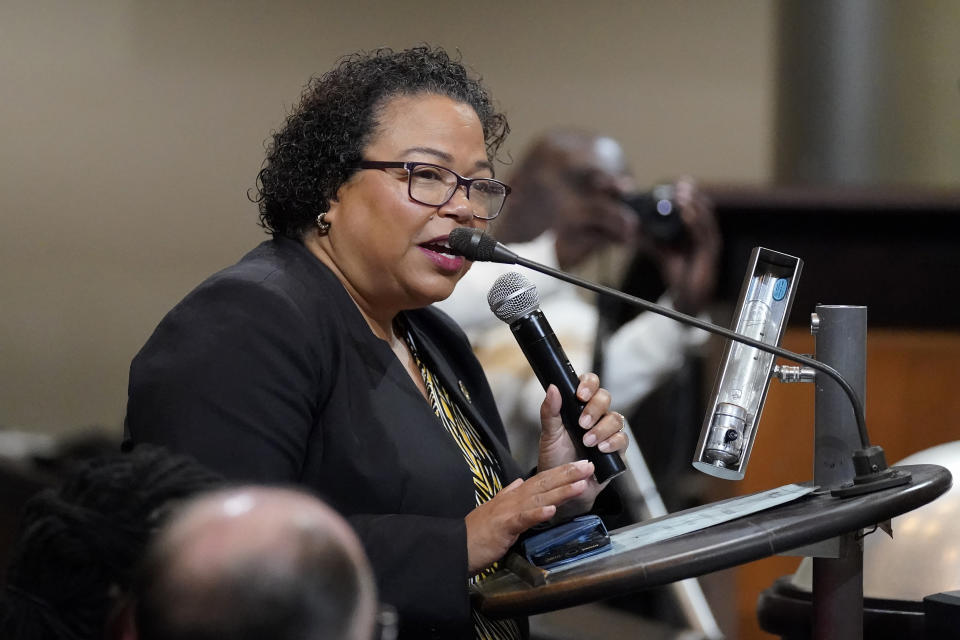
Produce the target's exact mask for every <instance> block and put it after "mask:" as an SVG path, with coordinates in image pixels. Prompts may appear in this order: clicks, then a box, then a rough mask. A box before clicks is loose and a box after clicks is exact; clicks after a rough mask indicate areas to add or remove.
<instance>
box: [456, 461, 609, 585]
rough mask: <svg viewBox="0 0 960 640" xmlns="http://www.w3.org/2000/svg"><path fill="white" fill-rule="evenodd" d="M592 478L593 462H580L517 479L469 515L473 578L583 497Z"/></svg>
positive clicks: (469, 545)
mask: <svg viewBox="0 0 960 640" xmlns="http://www.w3.org/2000/svg"><path fill="white" fill-rule="evenodd" d="M592 475H593V463H591V462H587V461H586V460H579V461H577V462H570V463H568V464H565V465H562V466H558V467H555V468H552V469H549V470H547V471H543V472H541V473H538V474H537V475H535V476H533V477H532V478H529V479H528V480H524V479H522V478H517V479H516V480H514V481H513V482H511V483H510V484H509V485H507V486H506V487H504V488H503V489H501V490H500V492H499V493H497V495H495V496H494V497H493V498H492V499H490V500H488V501H487V502H485V503H483V504H482V505H480V506H479V507H477V508H476V509H474V510H473V511H471V512H470V513H468V514H467V517H466V518H465V520H466V524H467V564H468V567H469V569H470V573H471V575H472V574H475V573H477V572H479V571H480V570H482V569H484V568H485V567H488V566H490V565H491V564H493V563H494V562H496V561H497V560H499V559H500V558H502V557H503V555H504V554H505V553H506V552H507V550H508V549H509V548H510V547H511V546H512V545H513V543H514V542H516V541H517V538H518V537H519V536H520V534H521V533H523V532H524V531H526V530H527V529H529V528H530V527H532V526H534V525H537V524H540V523H541V522H545V521H547V520H549V519H550V518H552V517H553V516H554V514H556V512H557V507H558V506H559V505H562V504H563V503H565V502H567V501H568V500H571V499H573V498H577V497H578V496H580V495H581V494H582V493H583V492H584V491H585V490H586V489H587V486H588V482H589V480H588V479H589V478H591V477H592ZM594 482H595V481H594Z"/></svg>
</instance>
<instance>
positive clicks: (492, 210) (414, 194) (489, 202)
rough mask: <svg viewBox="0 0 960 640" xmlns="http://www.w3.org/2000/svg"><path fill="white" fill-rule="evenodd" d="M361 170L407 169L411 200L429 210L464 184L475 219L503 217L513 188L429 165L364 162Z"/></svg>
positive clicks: (376, 161) (360, 164)
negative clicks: (502, 212)
mask: <svg viewBox="0 0 960 640" xmlns="http://www.w3.org/2000/svg"><path fill="white" fill-rule="evenodd" d="M357 168H358V169H406V170H407V194H408V195H409V196H410V199H411V200H413V201H414V202H419V203H420V204H425V205H427V206H430V207H442V206H443V205H445V204H447V203H448V202H450V198H452V197H453V194H454V193H456V191H457V188H458V187H460V185H463V188H464V191H465V193H466V196H467V201H468V202H469V203H470V206H471V208H472V209H473V217H475V218H480V219H481V220H493V219H494V218H496V217H497V216H498V215H500V210H501V209H503V203H504V202H505V201H506V199H507V196H508V195H510V186H509V185H507V184H505V183H503V182H500V181H499V180H494V179H493V178H464V177H463V176H461V175H460V174H459V173H457V172H456V171H451V170H450V169H447V168H446V167H441V166H440V165H438V164H431V163H429V162H381V161H379V160H363V161H361V162H358V163H357Z"/></svg>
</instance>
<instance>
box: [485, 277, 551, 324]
mask: <svg viewBox="0 0 960 640" xmlns="http://www.w3.org/2000/svg"><path fill="white" fill-rule="evenodd" d="M487 304H489V305H490V311H493V314H494V315H495V316H497V317H498V318H500V319H501V320H503V321H504V322H506V323H507V324H510V323H511V322H513V321H514V320H518V319H520V318H522V317H523V316H525V315H527V314H529V313H531V312H533V311H536V309H537V307H539V306H540V294H539V293H538V292H537V287H536V285H534V284H533V283H532V282H530V281H529V280H527V279H526V278H525V277H524V276H522V275H521V274H519V273H517V272H516V271H510V272H508V273H505V274H503V275H502V276H500V277H499V278H497V279H496V280H495V281H494V283H493V286H491V287H490V292H489V293H487Z"/></svg>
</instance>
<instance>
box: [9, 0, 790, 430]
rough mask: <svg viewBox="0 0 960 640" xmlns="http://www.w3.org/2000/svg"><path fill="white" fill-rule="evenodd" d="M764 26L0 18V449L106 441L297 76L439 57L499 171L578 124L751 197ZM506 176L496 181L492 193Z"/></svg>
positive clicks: (671, 170)
mask: <svg viewBox="0 0 960 640" xmlns="http://www.w3.org/2000/svg"><path fill="white" fill-rule="evenodd" d="M772 12H773V5H771V4H769V3H767V2H764V1H760V0H756V1H747V0H741V1H724V2H706V1H703V2H689V1H687V2H684V1H680V2H678V1H675V0H669V1H668V0H664V1H662V2H653V1H650V2H630V1H624V2H616V1H613V0H594V1H593V2H582V1H576V2H565V1H557V2H548V1H543V2H522V1H514V2H499V1H494V2H485V3H464V2H455V1H453V2H436V1H431V2H419V1H417V2H410V1H404V2H397V1H391V2H364V1H358V0H351V1H349V2H345V1H337V2H301V3H297V2H291V1H274V2H262V3H261V2H257V3H255V2H226V1H222V2H194V1H182V2H169V1H168V2H146V1H143V2H134V1H132V0H130V1H125V0H96V1H92V0H91V1H89V2H72V1H67V0H63V1H59V2H56V1H45V0H35V1H30V0H23V1H18V0H11V1H6V2H2V3H0V92H2V93H0V193H2V205H0V206H2V209H0V219H2V223H3V224H2V233H0V427H8V428H9V427H18V428H24V429H35V430H44V431H51V432H56V431H63V430H66V429H70V428H73V427H77V426H81V425H89V424H101V425H106V426H108V427H111V428H115V429H119V425H120V424H121V421H122V417H123V412H124V405H125V401H126V381H127V368H128V365H129V361H130V358H131V357H132V356H133V355H134V353H135V352H136V351H137V349H138V348H139V347H140V346H141V345H142V344H143V342H144V341H145V340H146V338H147V336H148V335H149V333H150V331H152V329H153V327H154V326H155V325H156V323H157V321H158V320H159V319H160V318H161V316H162V315H163V314H164V313H165V312H166V311H167V310H168V309H169V308H170V307H171V306H172V305H173V304H174V303H175V302H176V301H177V300H179V299H180V298H181V297H182V296H183V295H184V294H185V293H186V292H187V291H189V290H190V288H192V287H193V286H194V285H195V284H197V283H198V282H199V281H200V280H201V279H202V278H203V277H205V276H206V275H208V274H209V273H211V272H212V271H214V270H216V269H218V268H220V267H222V266H225V265H227V264H229V263H231V262H232V261H234V260H236V259H237V258H238V257H239V256H240V255H241V253H242V252H244V251H245V250H246V249H248V248H249V247H251V246H253V244H254V243H256V242H258V241H259V240H261V239H262V238H263V237H264V236H263V235H262V233H261V231H260V229H259V228H258V227H257V226H256V225H255V220H256V210H255V207H254V206H253V205H251V204H250V203H249V202H248V201H247V199H246V195H245V194H246V190H247V189H248V188H249V187H250V186H251V185H252V184H253V179H254V176H255V174H256V172H257V169H258V168H259V165H260V162H261V160H262V156H263V141H264V139H265V138H266V137H267V135H268V133H269V131H270V130H271V129H272V128H274V127H276V126H277V125H278V123H280V122H281V120H282V118H283V116H284V114H285V111H286V109H287V108H288V106H289V105H290V104H291V103H292V102H294V101H295V99H296V98H297V96H298V94H299V91H300V88H301V86H302V85H303V83H304V82H305V80H306V79H307V77H308V76H309V75H310V74H313V73H318V72H322V71H324V70H325V69H326V68H328V67H329V66H330V65H331V64H332V62H333V61H334V60H335V58H336V57H337V56H338V55H340V54H342V53H346V52H349V51H352V50H355V49H359V48H372V47H376V46H380V45H388V46H393V47H404V46H409V45H412V44H416V43H420V42H430V43H435V44H440V45H444V46H446V47H450V48H453V47H458V48H460V49H461V51H462V52H463V57H464V59H465V60H466V61H467V62H468V63H469V64H470V65H471V66H473V67H474V68H476V69H477V70H478V71H480V72H481V73H482V74H483V75H484V77H485V78H486V80H487V82H488V84H489V86H490V87H491V88H492V90H493V92H494V94H495V96H496V98H497V99H498V101H499V103H500V105H501V107H502V108H503V109H504V110H506V112H507V113H508V115H509V117H510V121H511V124H512V126H513V130H514V136H513V137H512V139H511V140H510V141H509V142H508V148H510V149H515V150H517V149H520V148H522V146H523V145H524V143H525V142H526V141H528V140H529V139H530V137H531V136H532V135H533V134H534V133H536V132H537V131H538V130H540V129H542V128H543V127H546V126H548V125H554V124H579V125H585V126H589V127H594V128H597V129H601V130H604V131H607V132H609V133H611V134H612V135H614V136H616V137H618V138H620V139H621V140H622V141H624V143H625V146H626V147H627V149H628V150H629V153H630V156H631V158H632V161H633V164H634V167H635V169H636V171H637V173H638V175H639V176H640V177H641V178H643V179H646V180H655V179H658V178H661V177H665V176H670V175H675V174H677V173H679V172H689V173H692V174H694V175H697V176H700V177H702V178H705V179H710V180H732V181H746V182H756V181H763V180H765V179H766V178H767V176H768V167H769V164H770V163H769V157H770V155H771V151H770V140H771V132H770V127H771V121H772V104H771V102H772V87H771V83H772V78H771V69H772V68H773V60H772V53H773V47H772V42H771V37H772V31H773V26H774V25H773V22H774V21H773V15H772ZM504 174H506V171H504Z"/></svg>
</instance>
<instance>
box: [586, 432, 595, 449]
mask: <svg viewBox="0 0 960 640" xmlns="http://www.w3.org/2000/svg"><path fill="white" fill-rule="evenodd" d="M596 441H597V436H595V435H593V434H592V433H588V434H587V435H585V436H583V444H585V445H587V446H588V447H592V446H593V443H594V442H596Z"/></svg>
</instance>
